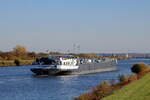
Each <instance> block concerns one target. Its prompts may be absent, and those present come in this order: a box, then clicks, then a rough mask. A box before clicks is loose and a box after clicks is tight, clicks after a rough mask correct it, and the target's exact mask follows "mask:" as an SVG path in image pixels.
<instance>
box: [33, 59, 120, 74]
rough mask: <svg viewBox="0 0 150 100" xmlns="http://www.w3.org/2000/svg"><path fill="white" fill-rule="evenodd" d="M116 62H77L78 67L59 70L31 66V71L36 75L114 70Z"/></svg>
mask: <svg viewBox="0 0 150 100" xmlns="http://www.w3.org/2000/svg"><path fill="white" fill-rule="evenodd" d="M116 70H117V67H116V62H115V61H111V62H101V63H86V64H79V68H78V69H72V70H60V69H46V68H32V69H31V71H32V72H34V73H35V74H36V75H72V74H73V75H78V74H92V73H101V72H109V71H116Z"/></svg>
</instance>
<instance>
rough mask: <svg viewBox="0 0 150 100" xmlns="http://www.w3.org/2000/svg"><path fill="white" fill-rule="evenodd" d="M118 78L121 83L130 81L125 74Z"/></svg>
mask: <svg viewBox="0 0 150 100" xmlns="http://www.w3.org/2000/svg"><path fill="white" fill-rule="evenodd" d="M118 77H119V81H120V82H126V81H128V76H125V75H123V74H122V75H121V74H120V75H119V76H118Z"/></svg>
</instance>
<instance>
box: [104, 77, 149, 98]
mask: <svg viewBox="0 0 150 100" xmlns="http://www.w3.org/2000/svg"><path fill="white" fill-rule="evenodd" d="M102 100H150V74H147V75H145V76H144V77H143V78H142V79H140V80H136V81H134V82H133V83H131V84H129V85H127V86H125V87H123V88H122V89H120V90H118V91H115V92H114V93H113V94H112V95H110V96H108V97H106V98H104V99H102Z"/></svg>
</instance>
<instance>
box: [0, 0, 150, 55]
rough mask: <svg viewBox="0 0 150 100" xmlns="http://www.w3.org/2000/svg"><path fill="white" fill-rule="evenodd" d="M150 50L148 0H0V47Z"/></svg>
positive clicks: (4, 49) (43, 49)
mask: <svg viewBox="0 0 150 100" xmlns="http://www.w3.org/2000/svg"><path fill="white" fill-rule="evenodd" d="M16 45H22V46H25V47H26V48H27V49H28V50H29V51H36V52H46V51H48V50H49V51H58V52H76V53H81V52H82V53H83V52H96V53H102V52H104V53H122V52H140V53H148V52H150V0H0V51H10V50H12V48H14V47H15V46H16Z"/></svg>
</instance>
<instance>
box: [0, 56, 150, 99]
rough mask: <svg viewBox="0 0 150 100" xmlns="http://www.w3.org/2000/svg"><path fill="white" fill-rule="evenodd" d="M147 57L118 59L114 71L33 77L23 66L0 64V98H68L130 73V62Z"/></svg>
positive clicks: (149, 62)
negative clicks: (115, 70)
mask: <svg viewBox="0 0 150 100" xmlns="http://www.w3.org/2000/svg"><path fill="white" fill-rule="evenodd" d="M137 62H145V63H147V64H150V60H145V59H140V60H124V61H119V63H118V71H117V72H107V73H101V74H88V75H71V76H53V77H52V76H49V77H35V76H34V75H33V73H32V72H31V71H30V68H33V67H35V66H27V67H1V68H0V100H71V99H73V98H74V97H76V96H79V95H80V94H82V93H85V92H87V91H90V90H91V89H92V87H94V86H96V85H98V84H99V83H100V82H102V81H104V80H112V79H117V77H118V75H119V74H131V71H130V68H131V66H132V64H134V63H137Z"/></svg>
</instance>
